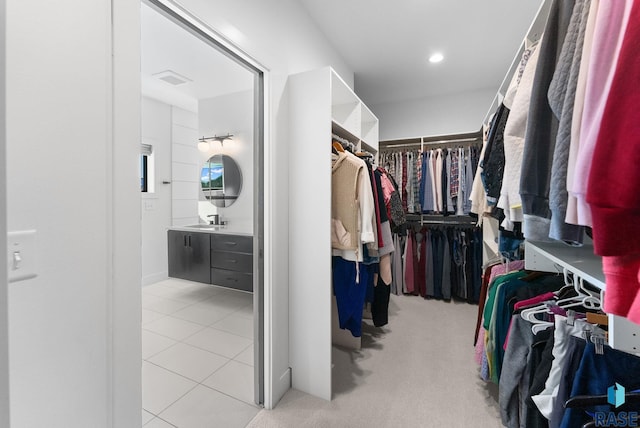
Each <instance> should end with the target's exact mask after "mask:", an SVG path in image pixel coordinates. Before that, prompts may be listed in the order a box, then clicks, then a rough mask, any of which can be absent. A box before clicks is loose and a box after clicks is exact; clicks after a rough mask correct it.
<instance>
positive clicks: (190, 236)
mask: <svg viewBox="0 0 640 428" xmlns="http://www.w3.org/2000/svg"><path fill="white" fill-rule="evenodd" d="M189 246H191V235H189Z"/></svg>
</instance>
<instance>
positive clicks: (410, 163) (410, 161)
mask: <svg viewBox="0 0 640 428" xmlns="http://www.w3.org/2000/svg"><path fill="white" fill-rule="evenodd" d="M406 158H407V184H406V191H407V207H406V209H407V212H408V213H410V214H413V212H414V207H415V201H414V200H413V196H414V192H413V185H414V180H413V175H414V167H415V161H414V157H413V152H407V153H406Z"/></svg>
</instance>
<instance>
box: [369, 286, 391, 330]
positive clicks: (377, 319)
mask: <svg viewBox="0 0 640 428" xmlns="http://www.w3.org/2000/svg"><path fill="white" fill-rule="evenodd" d="M390 290H391V288H390V286H389V284H385V282H384V281H383V280H382V277H378V283H377V284H376V286H375V291H374V296H373V304H372V305H371V316H372V319H373V325H374V326H376V327H382V326H384V325H387V324H388V323H389V297H390Z"/></svg>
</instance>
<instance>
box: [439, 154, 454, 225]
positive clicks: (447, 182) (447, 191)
mask: <svg viewBox="0 0 640 428" xmlns="http://www.w3.org/2000/svg"><path fill="white" fill-rule="evenodd" d="M451 151H452V150H451V149H447V156H446V157H445V165H446V166H445V178H444V183H443V189H442V193H443V194H444V195H445V198H446V200H447V203H446V207H447V208H446V211H447V213H455V208H454V205H453V197H452V196H451V175H452V162H453V160H452V158H451Z"/></svg>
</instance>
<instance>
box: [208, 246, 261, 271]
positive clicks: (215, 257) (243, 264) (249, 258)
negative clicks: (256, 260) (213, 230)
mask: <svg viewBox="0 0 640 428" xmlns="http://www.w3.org/2000/svg"><path fill="white" fill-rule="evenodd" d="M211 267H212V268H220V269H228V270H234V271H238V272H245V273H252V272H253V255H252V254H247V253H232V252H230V251H211Z"/></svg>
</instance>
